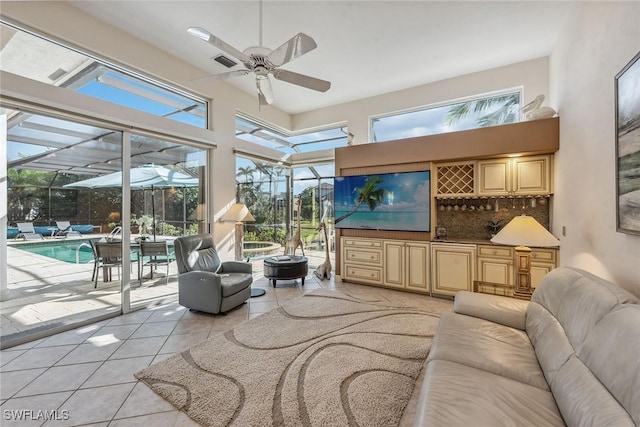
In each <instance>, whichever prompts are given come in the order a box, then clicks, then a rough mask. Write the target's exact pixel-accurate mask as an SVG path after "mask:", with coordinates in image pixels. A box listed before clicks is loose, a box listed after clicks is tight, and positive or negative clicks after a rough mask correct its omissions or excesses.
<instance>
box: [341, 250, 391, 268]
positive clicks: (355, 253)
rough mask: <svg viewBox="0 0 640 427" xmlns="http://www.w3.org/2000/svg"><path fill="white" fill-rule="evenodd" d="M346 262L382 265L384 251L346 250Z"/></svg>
mask: <svg viewBox="0 0 640 427" xmlns="http://www.w3.org/2000/svg"><path fill="white" fill-rule="evenodd" d="M344 253H345V260H344V262H345V263H347V262H359V263H364V264H373V265H382V250H380V251H365V250H362V249H359V248H357V249H356V248H346V249H345V251H344Z"/></svg>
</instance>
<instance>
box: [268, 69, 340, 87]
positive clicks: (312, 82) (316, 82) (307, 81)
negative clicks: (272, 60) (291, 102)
mask: <svg viewBox="0 0 640 427" xmlns="http://www.w3.org/2000/svg"><path fill="white" fill-rule="evenodd" d="M273 77H275V78H276V79H278V80H282V81H283V82H287V83H292V84H294V85H298V86H302V87H306V88H308V89H313V90H317V91H318V92H326V91H328V90H329V88H330V87H331V82H328V81H326V80H320V79H316V78H315V77H311V76H305V75H304V74H298V73H294V72H293V71H287V70H273Z"/></svg>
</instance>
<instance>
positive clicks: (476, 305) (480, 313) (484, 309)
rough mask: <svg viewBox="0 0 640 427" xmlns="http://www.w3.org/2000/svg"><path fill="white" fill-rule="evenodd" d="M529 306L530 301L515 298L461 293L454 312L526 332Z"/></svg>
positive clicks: (457, 298) (456, 299)
mask: <svg viewBox="0 0 640 427" xmlns="http://www.w3.org/2000/svg"><path fill="white" fill-rule="evenodd" d="M528 305H529V301H524V300H519V299H515V298H509V297H503V296H497V295H489V294H479V293H474V292H468V291H460V292H457V293H456V296H455V300H454V303H453V311H455V312H456V313H458V314H464V315H467V316H472V317H478V318H480V319H485V320H489V321H491V322H495V323H500V324H501V325H505V326H509V327H511V328H516V329H520V330H523V331H524V330H525V322H526V317H527V306H528Z"/></svg>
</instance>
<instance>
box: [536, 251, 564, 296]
mask: <svg viewBox="0 0 640 427" xmlns="http://www.w3.org/2000/svg"><path fill="white" fill-rule="evenodd" d="M557 267H558V250H557V249H548V248H533V249H532V250H531V287H532V288H535V287H536V286H538V283H540V281H541V280H542V278H543V277H544V276H545V275H546V274H547V273H548V272H550V271H551V270H553V269H554V268H557Z"/></svg>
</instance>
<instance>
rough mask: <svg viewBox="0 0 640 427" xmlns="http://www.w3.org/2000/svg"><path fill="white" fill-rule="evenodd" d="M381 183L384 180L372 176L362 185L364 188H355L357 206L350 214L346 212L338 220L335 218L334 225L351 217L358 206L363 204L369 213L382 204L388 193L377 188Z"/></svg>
mask: <svg viewBox="0 0 640 427" xmlns="http://www.w3.org/2000/svg"><path fill="white" fill-rule="evenodd" d="M383 182H384V180H383V179H382V178H381V177H379V176H372V177H370V178H369V179H367V181H366V182H365V183H364V187H362V188H356V189H355V191H356V192H357V193H358V197H357V198H356V202H358V204H357V205H356V207H355V208H353V209H352V210H351V212H347V213H346V214H344V215H342V216H341V217H340V218H337V219H336V220H335V221H334V224H337V223H339V222H340V221H342V220H343V219H345V218H347V217H349V216H351V215H353V214H354V213H355V212H356V211H357V210H358V209H359V208H360V206H362V204H363V203H366V204H367V206H368V207H369V210H370V211H372V210H374V209H375V208H376V207H377V206H378V204H379V203H382V200H384V195H385V194H387V191H388V190H386V189H384V188H377V186H378V185H379V184H382V183H383Z"/></svg>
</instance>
